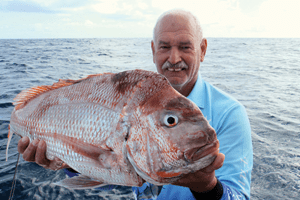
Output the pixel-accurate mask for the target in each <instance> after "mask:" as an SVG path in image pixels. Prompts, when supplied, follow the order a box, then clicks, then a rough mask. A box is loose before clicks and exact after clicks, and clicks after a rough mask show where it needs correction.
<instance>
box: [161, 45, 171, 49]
mask: <svg viewBox="0 0 300 200" xmlns="http://www.w3.org/2000/svg"><path fill="white" fill-rule="evenodd" d="M160 48H161V49H168V48H170V47H169V46H161V47H160Z"/></svg>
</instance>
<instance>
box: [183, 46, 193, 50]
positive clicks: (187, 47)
mask: <svg viewBox="0 0 300 200" xmlns="http://www.w3.org/2000/svg"><path fill="white" fill-rule="evenodd" d="M190 48H191V47H189V46H182V47H181V49H190Z"/></svg>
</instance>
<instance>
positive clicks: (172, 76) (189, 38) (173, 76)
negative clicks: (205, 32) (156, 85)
mask: <svg viewBox="0 0 300 200" xmlns="http://www.w3.org/2000/svg"><path fill="white" fill-rule="evenodd" d="M151 47H152V53H153V62H154V63H155V64H156V68H157V71H158V72H159V73H161V74H163V75H164V76H166V78H167V79H168V80H169V81H170V83H171V84H172V86H173V87H174V88H175V89H176V90H177V91H179V92H180V93H181V94H183V95H185V96H187V95H188V94H189V93H190V92H191V90H192V88H193V86H194V84H195V82H196V80H197V75H198V70H199V67H200V62H202V61H203V60H204V56H205V53H206V47H207V41H206V39H202V30H201V26H200V24H199V22H198V20H197V19H196V17H195V16H193V15H192V14H191V13H190V12H186V11H183V10H172V11H169V12H166V13H164V14H163V15H162V16H161V17H160V18H159V19H158V21H157V23H156V25H155V27H154V31H153V41H152V42H151Z"/></svg>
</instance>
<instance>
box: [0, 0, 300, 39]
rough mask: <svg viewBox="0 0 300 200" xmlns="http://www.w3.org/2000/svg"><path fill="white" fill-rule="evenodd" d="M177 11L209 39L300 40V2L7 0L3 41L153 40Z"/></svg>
mask: <svg viewBox="0 0 300 200" xmlns="http://www.w3.org/2000/svg"><path fill="white" fill-rule="evenodd" d="M176 8H182V9H185V10H188V11H191V12H192V13H193V14H194V15H195V16H197V17H198V19H199V21H200V23H201V25H202V29H203V33H204V37H231V38H232V37H241V38H300V12H299V9H300V0H1V1H0V39H17V38H21V39H23V38H128V37H129V38H132V37H134V38H136V37H139V38H145V37H146V38H148V37H152V32H153V27H154V25H155V23H156V20H157V18H158V17H159V16H160V15H161V14H162V13H163V12H165V11H167V10H170V9H176Z"/></svg>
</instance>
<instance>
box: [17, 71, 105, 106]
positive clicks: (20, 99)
mask: <svg viewBox="0 0 300 200" xmlns="http://www.w3.org/2000/svg"><path fill="white" fill-rule="evenodd" d="M100 75H101V74H93V75H89V76H87V77H86V78H82V79H79V80H71V79H59V81H58V82H57V83H54V84H53V85H42V86H37V87H32V88H29V89H26V90H23V91H22V92H21V93H19V94H18V95H17V96H16V97H15V98H14V102H13V105H14V106H15V110H18V109H21V108H23V107H24V106H25V105H26V103H27V102H28V101H29V100H31V99H33V98H35V97H37V96H39V95H40V94H43V93H45V92H48V91H50V90H55V89H58V88H61V87H66V86H69V85H73V84H76V83H79V82H81V81H84V80H86V79H90V78H92V77H95V76H100Z"/></svg>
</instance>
